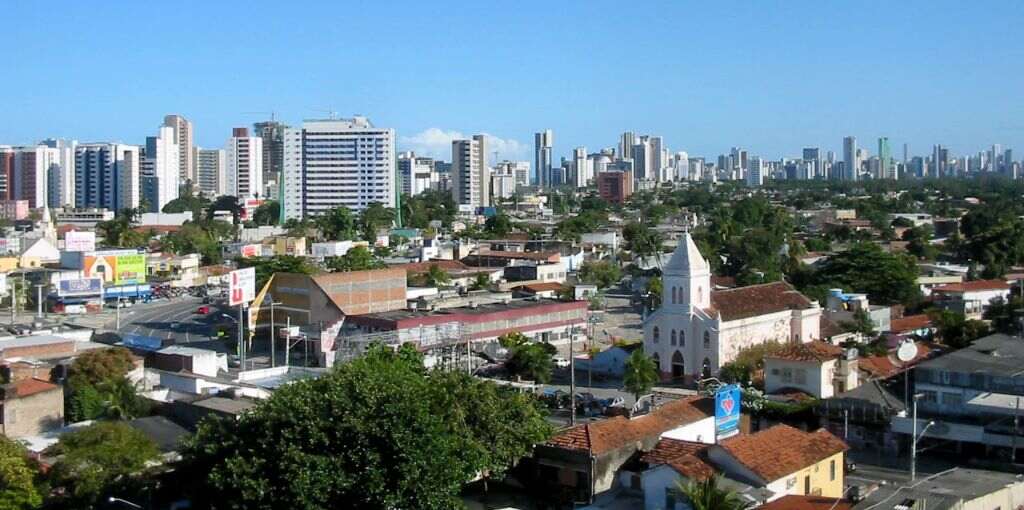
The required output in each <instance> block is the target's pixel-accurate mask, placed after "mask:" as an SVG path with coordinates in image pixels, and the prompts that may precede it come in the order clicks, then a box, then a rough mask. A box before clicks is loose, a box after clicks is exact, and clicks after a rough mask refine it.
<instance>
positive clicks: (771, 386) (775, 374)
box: [764, 341, 859, 398]
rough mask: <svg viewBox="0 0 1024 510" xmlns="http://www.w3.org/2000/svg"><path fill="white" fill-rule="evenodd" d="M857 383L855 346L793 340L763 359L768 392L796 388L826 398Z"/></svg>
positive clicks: (773, 392)
mask: <svg viewBox="0 0 1024 510" xmlns="http://www.w3.org/2000/svg"><path fill="white" fill-rule="evenodd" d="M858 384H859V380H858V371H857V351H856V349H843V348H842V347H839V346H835V345H831V344H828V343H825V342H818V341H813V342H807V343H802V344H800V343H794V344H787V345H786V346H785V347H784V348H783V349H782V350H781V351H779V352H776V353H773V354H770V355H768V356H766V357H765V359H764V386H765V388H764V389H765V392H766V393H768V394H775V393H780V394H782V393H791V392H793V391H794V390H796V391H798V392H803V393H806V394H808V395H810V396H812V397H814V398H829V397H831V396H832V395H835V394H837V393H842V392H844V391H847V390H852V389H853V388H856V387H857V386H858Z"/></svg>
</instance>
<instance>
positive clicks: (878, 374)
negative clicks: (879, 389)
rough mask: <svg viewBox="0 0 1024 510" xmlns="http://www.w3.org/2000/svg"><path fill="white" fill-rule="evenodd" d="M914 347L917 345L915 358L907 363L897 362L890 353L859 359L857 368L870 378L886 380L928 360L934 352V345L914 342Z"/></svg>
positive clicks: (894, 356)
mask: <svg viewBox="0 0 1024 510" xmlns="http://www.w3.org/2000/svg"><path fill="white" fill-rule="evenodd" d="M915 345H917V356H915V357H914V359H912V360H910V361H908V362H907V363H903V362H901V361H899V360H897V359H896V355H895V354H894V352H890V353H887V354H883V355H880V356H867V357H864V358H860V359H858V360H857V368H858V369H859V370H861V371H862V372H866V373H867V374H868V375H869V376H871V377H872V378H876V379H887V378H889V377H892V376H894V375H896V374H898V373H900V372H902V371H903V370H904V369H906V368H909V367H912V366H914V365H916V364H918V363H920V362H922V361H924V360H926V359H928V358H930V357H931V356H932V355H933V354H934V352H935V350H936V349H935V345H934V344H930V343H928V342H915Z"/></svg>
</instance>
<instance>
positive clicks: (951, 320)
mask: <svg viewBox="0 0 1024 510" xmlns="http://www.w3.org/2000/svg"><path fill="white" fill-rule="evenodd" d="M928 315H929V317H931V320H932V324H934V325H935V332H936V335H937V336H938V337H939V338H940V339H942V343H944V344H946V345H948V346H950V347H953V348H955V349H962V348H964V347H967V346H968V345H971V343H972V342H974V341H975V340H977V339H979V338H981V337H983V336H985V335H987V334H989V333H990V331H989V328H988V325H987V324H985V323H984V322H982V321H979V320H975V319H968V318H966V317H964V315H963V314H961V313H956V312H952V311H949V310H933V311H932V312H930V313H929V314H928Z"/></svg>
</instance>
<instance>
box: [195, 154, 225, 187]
mask: <svg viewBox="0 0 1024 510" xmlns="http://www.w3.org/2000/svg"><path fill="white" fill-rule="evenodd" d="M195 152H196V158H195V159H196V181H197V182H196V184H198V185H199V192H200V193H202V194H203V195H206V196H207V197H210V198H216V197H219V196H223V195H227V194H228V185H227V183H228V178H227V165H228V164H227V151H225V150H224V149H202V148H199V147H196V149H195Z"/></svg>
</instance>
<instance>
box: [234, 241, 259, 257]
mask: <svg viewBox="0 0 1024 510" xmlns="http://www.w3.org/2000/svg"><path fill="white" fill-rule="evenodd" d="M239 251H240V253H241V255H242V257H243V258H249V257H259V256H260V255H262V254H263V253H262V251H263V245H261V244H246V245H243V246H242V247H241V248H240V249H239Z"/></svg>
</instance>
